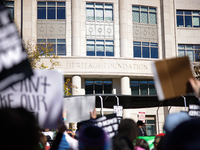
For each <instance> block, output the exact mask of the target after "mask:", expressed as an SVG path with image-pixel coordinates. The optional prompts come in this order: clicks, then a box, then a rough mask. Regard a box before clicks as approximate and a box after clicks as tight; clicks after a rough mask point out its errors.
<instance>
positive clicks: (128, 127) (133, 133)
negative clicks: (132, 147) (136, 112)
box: [118, 119, 138, 142]
mask: <svg viewBox="0 0 200 150" xmlns="http://www.w3.org/2000/svg"><path fill="white" fill-rule="evenodd" d="M137 132H138V128H137V126H136V123H135V121H134V120H132V119H123V120H121V122H120V124H119V128H118V133H119V134H121V135H123V136H125V137H127V138H128V139H129V140H130V141H131V142H133V141H134V140H135V139H136V137H137Z"/></svg>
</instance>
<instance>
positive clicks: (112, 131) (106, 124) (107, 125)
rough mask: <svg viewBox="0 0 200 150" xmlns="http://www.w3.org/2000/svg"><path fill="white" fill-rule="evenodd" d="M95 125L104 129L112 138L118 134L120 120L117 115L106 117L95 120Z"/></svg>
mask: <svg viewBox="0 0 200 150" xmlns="http://www.w3.org/2000/svg"><path fill="white" fill-rule="evenodd" d="M95 125H96V126H98V127H100V128H102V129H103V130H104V131H105V132H106V133H108V135H109V137H110V138H112V137H113V136H114V135H116V134H117V132H118V126H119V124H118V120H117V116H116V114H110V115H106V116H103V117H100V118H97V119H96V120H95Z"/></svg>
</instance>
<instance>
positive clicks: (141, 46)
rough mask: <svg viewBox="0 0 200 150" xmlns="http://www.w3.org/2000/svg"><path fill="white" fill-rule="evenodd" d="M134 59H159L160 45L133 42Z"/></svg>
mask: <svg viewBox="0 0 200 150" xmlns="http://www.w3.org/2000/svg"><path fill="white" fill-rule="evenodd" d="M133 57H139V58H158V43H151V42H138V41H133Z"/></svg>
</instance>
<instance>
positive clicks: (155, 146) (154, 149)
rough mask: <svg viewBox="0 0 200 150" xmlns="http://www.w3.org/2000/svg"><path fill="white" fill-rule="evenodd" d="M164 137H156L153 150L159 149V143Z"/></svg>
mask: <svg viewBox="0 0 200 150" xmlns="http://www.w3.org/2000/svg"><path fill="white" fill-rule="evenodd" d="M162 137H163V136H156V137H155V139H154V142H153V145H154V148H153V149H152V150H157V147H158V143H159V142H160V140H161V138H162Z"/></svg>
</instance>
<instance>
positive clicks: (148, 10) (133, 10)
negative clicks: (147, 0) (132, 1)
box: [132, 5, 158, 25]
mask: <svg viewBox="0 0 200 150" xmlns="http://www.w3.org/2000/svg"><path fill="white" fill-rule="evenodd" d="M133 7H139V9H138V10H137V9H134V8H133ZM141 8H147V10H146V11H145V10H142V9H141ZM150 8H152V9H155V11H151V10H150ZM133 12H139V22H134V20H133V19H134V18H133ZM144 12H146V13H147V23H142V22H141V20H142V19H141V14H142V13H144ZM151 13H154V14H155V16H156V18H155V23H150V14H151ZM157 18H158V17H157V7H152V6H139V5H132V23H136V24H149V25H157V24H158V21H157Z"/></svg>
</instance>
